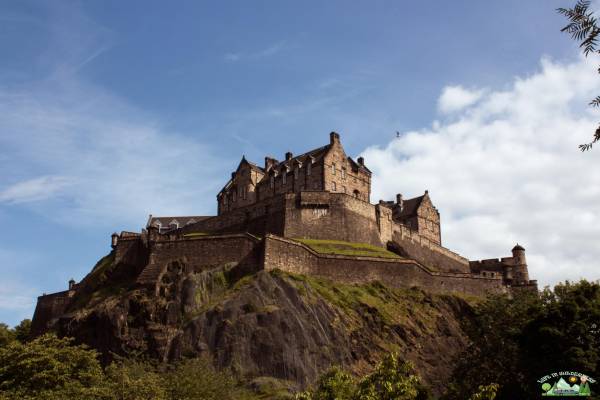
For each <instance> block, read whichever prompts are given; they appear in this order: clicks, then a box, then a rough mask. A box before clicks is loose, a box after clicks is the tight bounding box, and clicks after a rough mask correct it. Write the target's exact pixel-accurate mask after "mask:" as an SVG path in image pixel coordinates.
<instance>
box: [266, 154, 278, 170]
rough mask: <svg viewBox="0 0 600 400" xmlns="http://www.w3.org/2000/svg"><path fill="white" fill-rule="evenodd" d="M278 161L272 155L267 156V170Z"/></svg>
mask: <svg viewBox="0 0 600 400" xmlns="http://www.w3.org/2000/svg"><path fill="white" fill-rule="evenodd" d="M276 163H277V160H276V159H274V158H271V157H265V171H267V170H268V169H269V168H271V167H272V166H273V165H275V164H276Z"/></svg>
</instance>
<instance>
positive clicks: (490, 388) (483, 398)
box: [469, 383, 499, 400]
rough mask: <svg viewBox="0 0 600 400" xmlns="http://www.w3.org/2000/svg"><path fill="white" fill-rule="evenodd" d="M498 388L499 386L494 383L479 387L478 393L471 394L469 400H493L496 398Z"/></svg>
mask: <svg viewBox="0 0 600 400" xmlns="http://www.w3.org/2000/svg"><path fill="white" fill-rule="evenodd" d="M498 388H499V385H498V384H496V383H492V384H489V385H486V386H484V385H480V386H479V391H478V392H477V393H475V394H473V396H471V398H470V399H469V400H494V399H495V398H496V394H497V392H498Z"/></svg>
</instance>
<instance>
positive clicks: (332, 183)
mask: <svg viewBox="0 0 600 400" xmlns="http://www.w3.org/2000/svg"><path fill="white" fill-rule="evenodd" d="M331 191H332V192H335V191H336V187H335V182H331Z"/></svg>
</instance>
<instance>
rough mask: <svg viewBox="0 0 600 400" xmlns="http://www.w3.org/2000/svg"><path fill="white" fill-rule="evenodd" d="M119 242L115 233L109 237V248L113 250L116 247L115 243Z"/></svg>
mask: <svg viewBox="0 0 600 400" xmlns="http://www.w3.org/2000/svg"><path fill="white" fill-rule="evenodd" d="M118 242H119V234H118V233H117V232H115V233H113V234H112V235H110V247H112V248H113V249H114V248H115V247H117V243H118Z"/></svg>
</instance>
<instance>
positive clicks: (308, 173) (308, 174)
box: [306, 160, 311, 176]
mask: <svg viewBox="0 0 600 400" xmlns="http://www.w3.org/2000/svg"><path fill="white" fill-rule="evenodd" d="M310 166H311V163H310V160H308V164H306V175H307V176H310Z"/></svg>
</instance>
